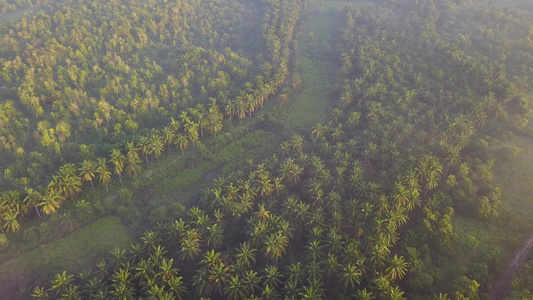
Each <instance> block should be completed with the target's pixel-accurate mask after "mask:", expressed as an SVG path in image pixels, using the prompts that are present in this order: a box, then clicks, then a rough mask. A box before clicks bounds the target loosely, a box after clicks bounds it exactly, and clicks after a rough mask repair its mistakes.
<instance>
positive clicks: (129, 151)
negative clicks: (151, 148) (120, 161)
mask: <svg viewBox="0 0 533 300" xmlns="http://www.w3.org/2000/svg"><path fill="white" fill-rule="evenodd" d="M137 150H138V149H137V147H135V144H133V142H127V143H126V157H127V158H128V159H129V158H130V157H134V158H137V159H138V158H139V153H137Z"/></svg>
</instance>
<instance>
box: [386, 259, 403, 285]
mask: <svg viewBox="0 0 533 300" xmlns="http://www.w3.org/2000/svg"><path fill="white" fill-rule="evenodd" d="M388 262H389V265H390V266H389V267H388V268H387V270H386V272H387V274H388V275H389V276H390V278H391V279H392V280H396V279H402V277H403V276H404V275H405V273H406V272H407V262H406V261H405V259H403V257H402V256H400V257H398V255H396V254H394V257H392V258H391V259H389V261H388Z"/></svg>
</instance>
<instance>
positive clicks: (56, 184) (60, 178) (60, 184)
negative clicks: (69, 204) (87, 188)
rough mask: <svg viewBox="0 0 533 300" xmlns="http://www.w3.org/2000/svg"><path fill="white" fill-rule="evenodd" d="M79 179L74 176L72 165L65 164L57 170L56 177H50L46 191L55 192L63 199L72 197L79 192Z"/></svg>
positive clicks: (74, 169)
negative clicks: (63, 197)
mask: <svg viewBox="0 0 533 300" xmlns="http://www.w3.org/2000/svg"><path fill="white" fill-rule="evenodd" d="M80 187H81V178H80V177H78V176H77V175H76V168H75V166H74V164H65V165H63V166H61V168H59V172H58V174H57V175H55V176H53V177H52V181H51V182H50V184H49V185H48V189H54V190H57V191H58V192H59V193H60V194H61V195H63V196H65V198H70V197H74V196H75V195H76V194H77V193H79V192H80V191H81V188H80Z"/></svg>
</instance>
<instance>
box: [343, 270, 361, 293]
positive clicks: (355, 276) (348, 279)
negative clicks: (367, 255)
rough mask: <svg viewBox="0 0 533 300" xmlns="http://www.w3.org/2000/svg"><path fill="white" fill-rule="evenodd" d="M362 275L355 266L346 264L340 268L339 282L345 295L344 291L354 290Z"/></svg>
mask: <svg viewBox="0 0 533 300" xmlns="http://www.w3.org/2000/svg"><path fill="white" fill-rule="evenodd" d="M362 275H363V272H361V269H360V268H359V267H357V266H355V265H352V264H350V263H348V264H346V265H344V266H343V267H342V271H341V273H340V274H339V280H340V282H341V283H342V284H343V285H344V291H345V293H346V289H348V288H351V289H355V287H356V286H357V285H358V284H359V283H361V276H362Z"/></svg>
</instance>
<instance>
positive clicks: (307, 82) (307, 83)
mask: <svg viewBox="0 0 533 300" xmlns="http://www.w3.org/2000/svg"><path fill="white" fill-rule="evenodd" d="M327 69H328V67H327V66H326V65H325V64H324V63H320V62H317V61H314V60H312V59H310V58H308V57H304V58H303V59H302V81H303V91H302V92H301V93H300V94H299V95H298V96H297V98H296V99H294V100H292V101H291V103H290V104H289V107H288V108H287V109H286V111H285V112H284V121H283V122H284V124H285V125H286V126H287V127H288V128H289V129H291V130H293V131H296V132H303V131H311V128H312V127H313V125H315V124H316V123H317V122H323V121H325V120H326V119H327V117H328V112H329V109H330V106H331V105H330V100H329V97H330V93H331V90H332V89H331V85H330V84H329V82H328V81H329V79H328V71H327Z"/></svg>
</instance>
